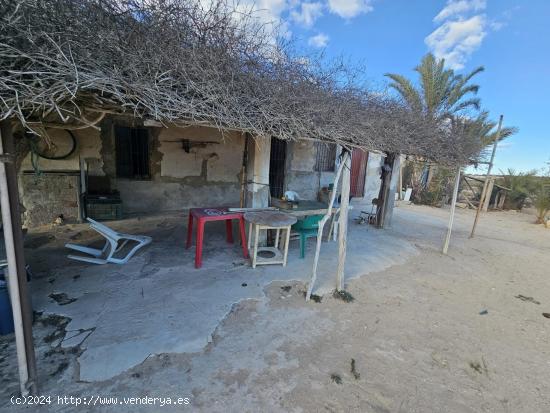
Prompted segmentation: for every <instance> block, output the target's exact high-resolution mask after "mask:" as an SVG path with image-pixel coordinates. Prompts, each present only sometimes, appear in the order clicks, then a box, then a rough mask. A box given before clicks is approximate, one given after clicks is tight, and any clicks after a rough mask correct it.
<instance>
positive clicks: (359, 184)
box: [350, 149, 369, 198]
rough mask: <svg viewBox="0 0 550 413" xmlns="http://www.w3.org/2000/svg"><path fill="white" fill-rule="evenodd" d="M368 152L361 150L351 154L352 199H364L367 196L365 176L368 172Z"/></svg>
mask: <svg viewBox="0 0 550 413" xmlns="http://www.w3.org/2000/svg"><path fill="white" fill-rule="evenodd" d="M368 156H369V154H368V152H365V151H363V150H361V149H354V150H353V152H352V153H351V183H350V185H351V187H350V196H351V197H352V198H363V197H364V196H365V174H366V172H367V160H368Z"/></svg>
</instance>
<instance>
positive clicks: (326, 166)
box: [315, 142, 336, 172]
mask: <svg viewBox="0 0 550 413" xmlns="http://www.w3.org/2000/svg"><path fill="white" fill-rule="evenodd" d="M315 146H316V147H317V159H316V161H315V170H316V171H318V172H334V164H335V162H336V145H335V144H333V143H324V142H317V143H316V145H315Z"/></svg>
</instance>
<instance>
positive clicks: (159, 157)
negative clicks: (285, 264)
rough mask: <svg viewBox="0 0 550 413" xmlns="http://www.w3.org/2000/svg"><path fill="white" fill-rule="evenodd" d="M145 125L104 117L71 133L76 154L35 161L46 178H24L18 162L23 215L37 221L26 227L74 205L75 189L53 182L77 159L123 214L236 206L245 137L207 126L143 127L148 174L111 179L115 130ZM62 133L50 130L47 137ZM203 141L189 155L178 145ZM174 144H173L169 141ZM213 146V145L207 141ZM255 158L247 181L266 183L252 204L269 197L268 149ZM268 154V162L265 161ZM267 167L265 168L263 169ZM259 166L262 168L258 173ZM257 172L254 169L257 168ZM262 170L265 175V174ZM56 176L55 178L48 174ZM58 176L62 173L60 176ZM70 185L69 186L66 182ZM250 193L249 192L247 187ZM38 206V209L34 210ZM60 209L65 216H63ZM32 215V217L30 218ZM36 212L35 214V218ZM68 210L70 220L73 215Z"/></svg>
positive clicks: (24, 167)
mask: <svg viewBox="0 0 550 413" xmlns="http://www.w3.org/2000/svg"><path fill="white" fill-rule="evenodd" d="M117 125H120V126H128V127H142V128H143V127H144V126H143V123H142V122H141V121H140V120H139V119H134V118H122V117H107V118H106V119H104V120H103V121H102V122H101V130H100V131H98V130H95V129H85V130H78V131H75V132H74V134H75V136H76V139H77V145H78V146H77V150H76V151H75V153H74V154H73V155H71V157H70V158H68V159H64V160H58V161H52V160H46V159H42V158H41V159H40V161H39V162H40V163H39V165H40V169H41V170H42V171H45V172H46V171H47V172H50V173H48V175H47V177H46V176H45V177H43V178H42V179H34V175H24V174H23V171H30V170H32V165H31V161H30V155H28V156H27V157H26V158H25V159H24V160H23V162H22V166H21V169H20V171H21V173H20V183H21V185H20V192H21V200H22V203H23V206H24V207H25V208H26V210H27V216H32V215H33V214H34V215H36V216H39V217H40V218H39V219H33V220H27V224H28V225H31V226H34V225H38V224H46V223H51V222H52V221H53V220H54V219H55V217H57V216H58V215H59V214H60V213H65V214H69V213H68V212H67V211H65V209H66V208H65V209H64V210H63V211H61V209H62V208H60V203H59V202H56V201H55V200H54V199H53V198H52V196H53V195H52V194H55V196H54V198H56V199H60V200H62V203H63V205H65V206H66V205H72V206H73V207H74V208H75V207H76V203H77V190H76V188H75V187H74V183H73V181H74V177H73V178H72V180H67V179H55V177H56V176H60V175H59V174H65V175H66V174H67V173H68V171H72V173H71V175H74V174H75V173H76V172H77V171H79V169H80V168H79V158H84V159H86V161H87V162H88V168H89V175H90V176H106V177H108V178H109V181H110V186H111V189H113V190H118V191H119V192H120V196H121V199H122V202H123V210H124V212H125V213H149V212H160V211H172V210H181V209H187V208H190V207H207V206H224V205H229V206H238V205H239V199H240V190H241V168H242V160H243V151H244V143H245V140H244V136H243V135H242V134H241V133H240V132H226V133H223V134H222V133H221V132H220V131H218V130H217V129H214V128H206V127H186V128H179V127H168V128H164V127H148V128H147V129H148V130H149V137H150V146H149V147H150V154H149V155H150V172H151V178H150V179H147V180H133V179H122V178H117V176H116V153H115V138H114V128H115V126H117ZM60 133H64V132H62V131H53V132H52V137H54V138H55V136H56V135H57V134H60ZM182 139H189V140H190V141H193V142H199V143H200V142H203V143H204V147H200V146H194V147H192V148H191V150H190V152H189V153H186V152H185V150H184V149H183V147H182V144H181V142H180V141H181V140H182ZM170 141H177V142H170ZM207 142H216V143H207ZM265 152H266V151H265V150H264V151H263V154H262V155H261V156H260V155H258V159H257V161H258V162H260V163H261V162H264V163H263V164H261V165H260V164H257V163H253V164H252V165H251V166H252V168H253V169H254V168H255V169H254V172H253V174H254V177H253V178H252V180H256V181H257V182H263V181H265V182H266V185H267V186H261V185H260V189H258V191H256V192H258V193H259V195H258V196H255V198H256V201H255V202H256V203H258V202H260V201H259V200H260V199H263V198H265V200H263V201H261V202H260V203H265V205H267V202H268V194H269V187H268V184H269V145H268V150H267V155H266V153H265ZM265 155H266V156H267V158H266V159H267V161H266V159H264V158H265ZM266 165H267V169H266ZM261 168H263V169H266V170H265V171H262V170H261ZM256 169H257V170H256ZM264 172H265V173H264ZM52 173H56V175H52ZM61 176H63V175H61ZM69 182H70V184H69ZM251 189H253V190H254V188H251ZM36 208H39V209H40V210H39V211H38V209H36ZM64 211H65V212H64ZM35 212H36V214H35ZM38 212H39V214H38ZM74 212H75V211H71V212H70V214H69V215H70V216H71V217H72V216H73V215H75V213H74Z"/></svg>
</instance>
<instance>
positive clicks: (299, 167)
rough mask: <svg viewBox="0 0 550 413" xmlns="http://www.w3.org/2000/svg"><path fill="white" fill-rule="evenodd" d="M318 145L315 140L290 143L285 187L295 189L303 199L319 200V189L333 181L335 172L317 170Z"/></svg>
mask: <svg viewBox="0 0 550 413" xmlns="http://www.w3.org/2000/svg"><path fill="white" fill-rule="evenodd" d="M316 159H317V147H316V145H315V142H313V141H295V142H290V143H289V144H288V151H287V169H286V176H285V188H286V190H289V191H295V192H297V193H298V195H300V198H301V199H305V200H317V199H318V194H319V190H320V189H321V188H322V187H324V186H328V185H329V184H331V183H333V181H334V172H318V171H315V162H316Z"/></svg>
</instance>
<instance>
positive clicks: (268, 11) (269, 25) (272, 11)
mask: <svg viewBox="0 0 550 413" xmlns="http://www.w3.org/2000/svg"><path fill="white" fill-rule="evenodd" d="M203 1H205V0H203ZM234 7H235V9H236V10H237V12H238V13H239V12H240V13H243V14H251V15H252V16H254V18H255V19H257V20H258V21H259V22H260V23H261V24H264V25H265V28H266V30H268V31H269V30H272V31H275V29H276V28H278V29H279V30H280V34H282V35H283V36H284V37H290V35H291V32H290V29H289V24H288V22H287V21H286V20H284V19H283V14H284V13H285V12H287V11H288V8H289V3H288V2H287V0H242V1H238V2H235V6H234Z"/></svg>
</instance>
